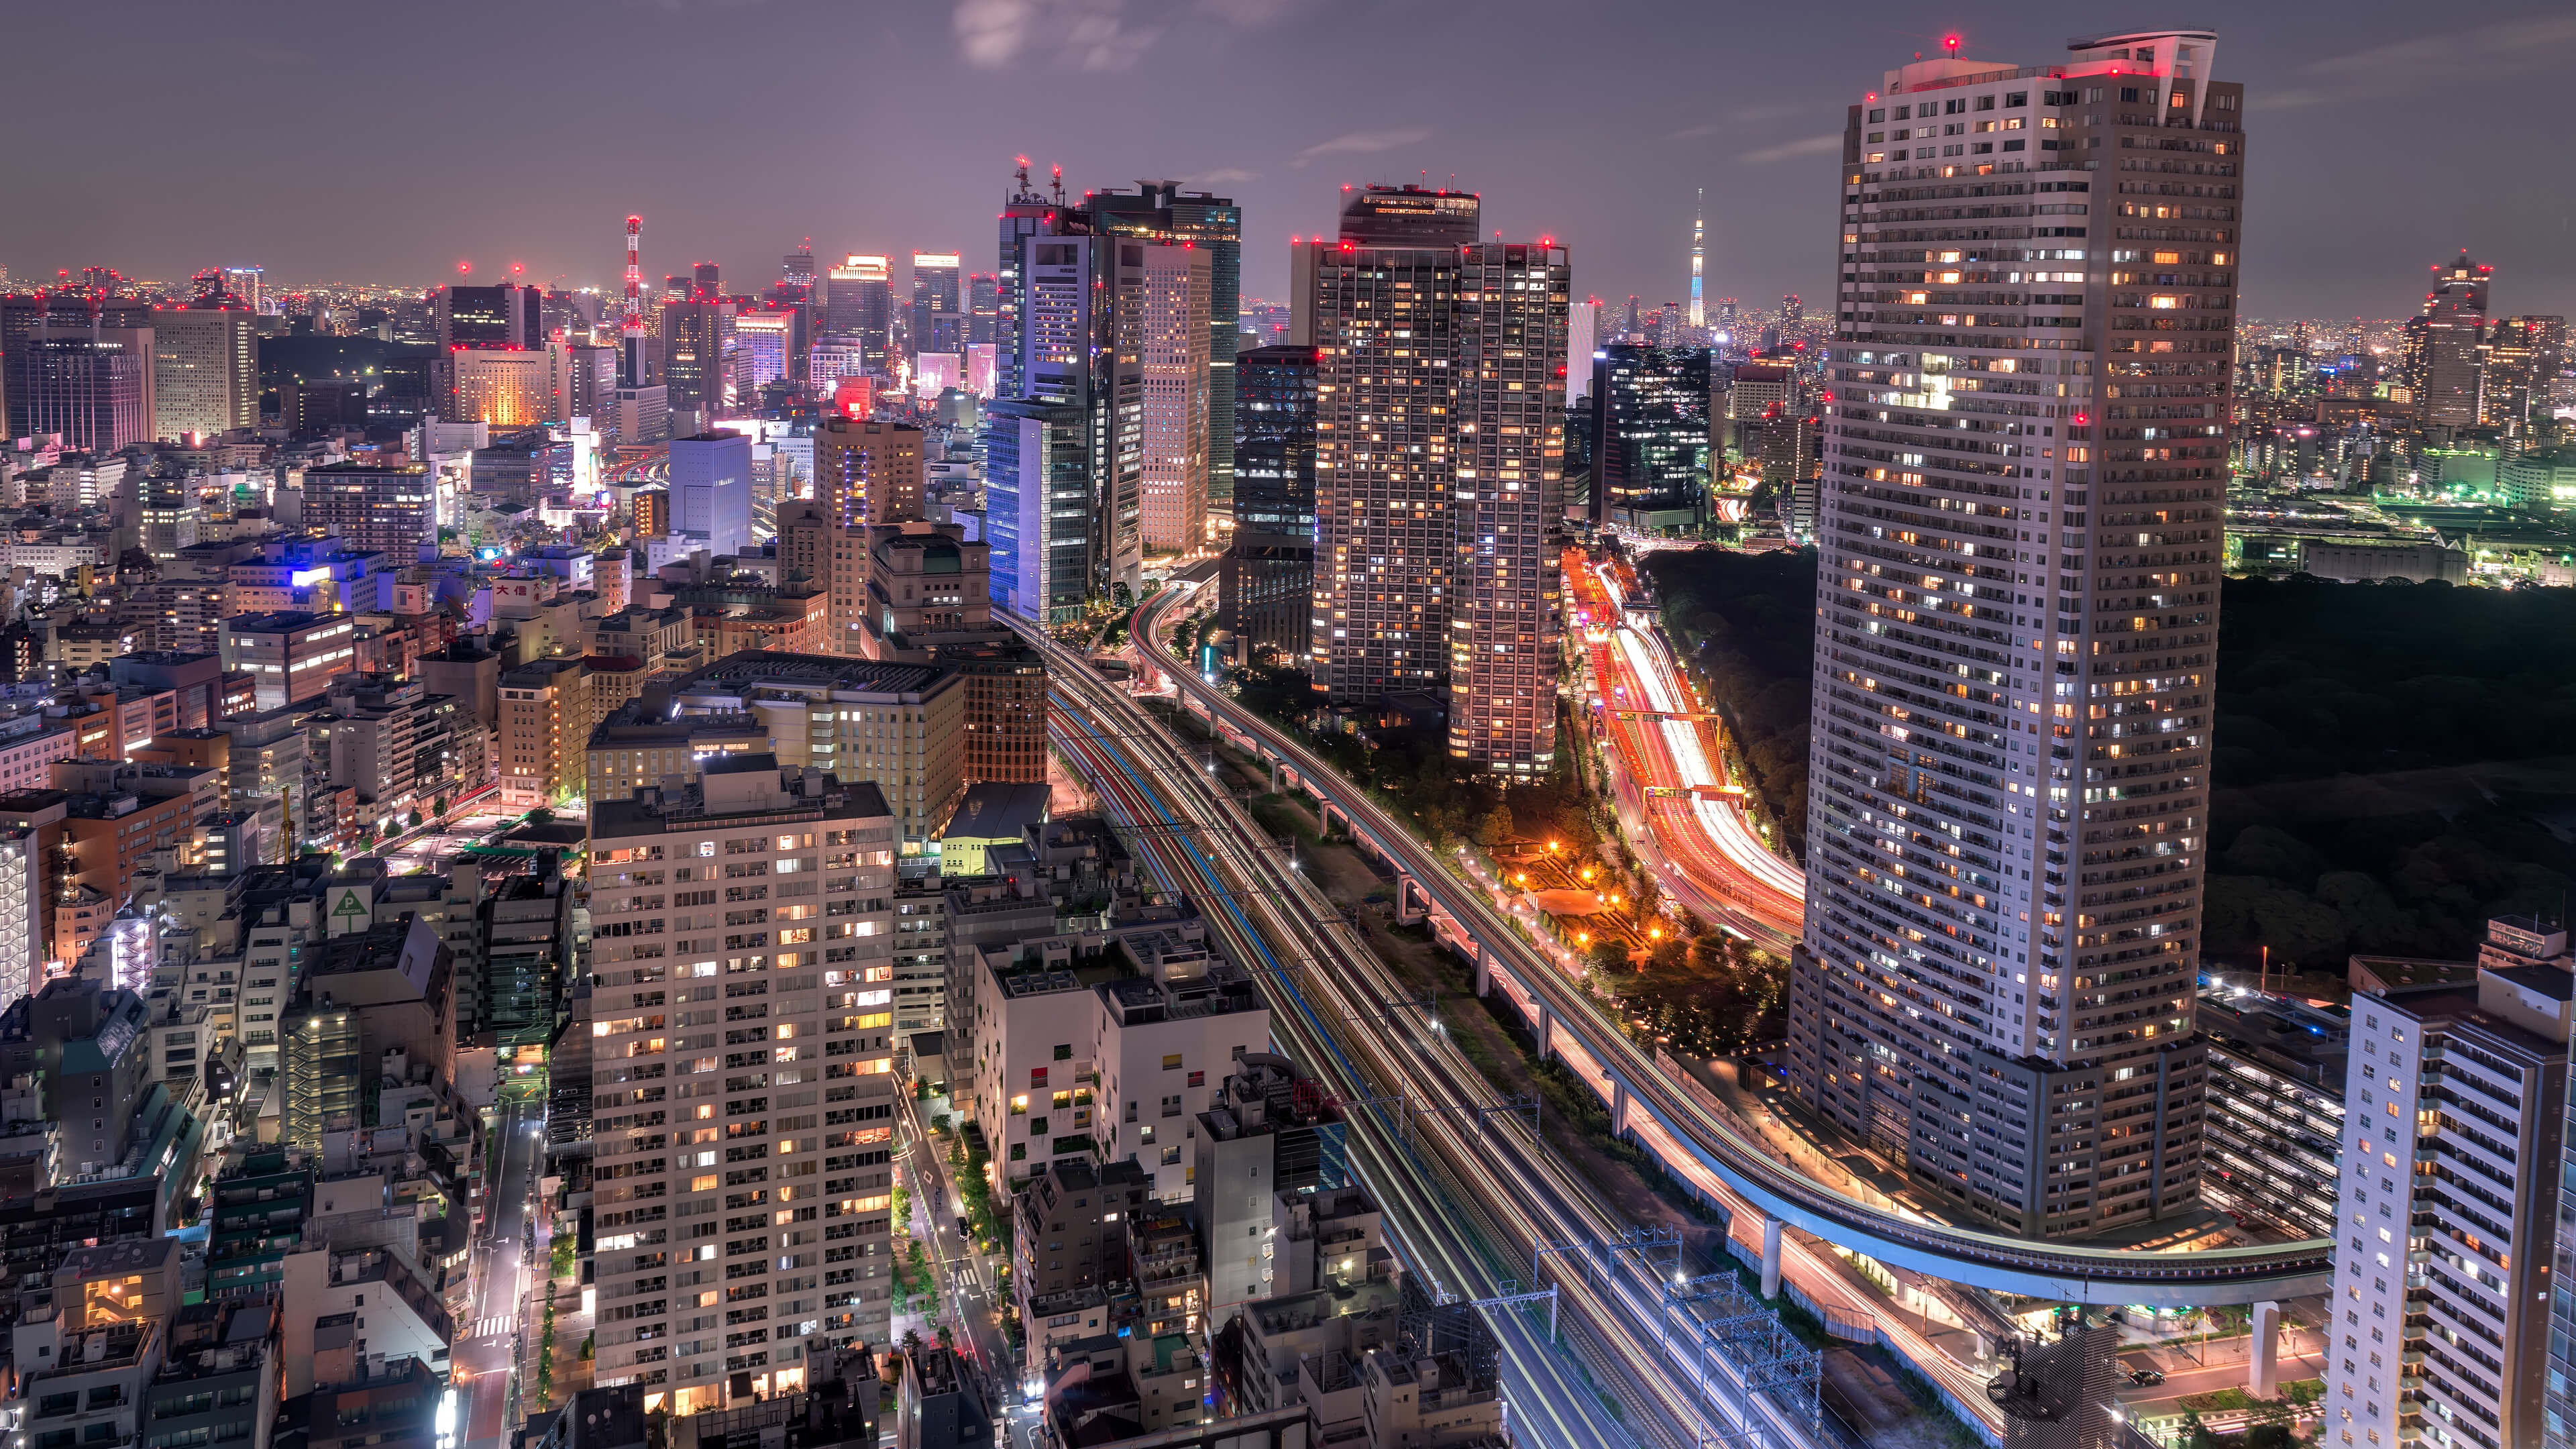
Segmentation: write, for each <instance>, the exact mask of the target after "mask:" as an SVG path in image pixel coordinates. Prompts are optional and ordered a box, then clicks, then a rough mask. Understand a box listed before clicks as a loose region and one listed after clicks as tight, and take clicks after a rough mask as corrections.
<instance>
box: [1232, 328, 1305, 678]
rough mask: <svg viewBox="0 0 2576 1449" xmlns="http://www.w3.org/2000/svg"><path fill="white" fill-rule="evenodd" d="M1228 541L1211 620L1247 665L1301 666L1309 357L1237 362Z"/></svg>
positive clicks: (1277, 351) (1270, 353)
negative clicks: (1254, 661)
mask: <svg viewBox="0 0 2576 1449" xmlns="http://www.w3.org/2000/svg"><path fill="white" fill-rule="evenodd" d="M1234 375H1235V404H1234V537H1233V539H1232V541H1231V542H1230V543H1229V544H1228V545H1227V547H1226V553H1225V566H1224V572H1223V573H1222V574H1220V575H1219V577H1218V581H1217V589H1218V593H1217V612H1218V617H1219V618H1220V619H1221V620H1222V621H1223V622H1224V624H1225V626H1226V627H1227V628H1229V629H1231V630H1233V631H1234V634H1235V637H1236V638H1237V639H1239V640H1240V641H1241V642H1242V646H1243V653H1244V657H1245V658H1246V659H1250V658H1252V657H1254V656H1256V655H1258V654H1261V653H1264V652H1271V653H1277V654H1280V655H1284V656H1286V657H1287V658H1289V659H1290V660H1292V661H1294V660H1302V659H1303V658H1304V656H1305V653H1306V642H1307V630H1308V628H1309V627H1310V616H1311V615H1312V614H1313V612H1314V593H1315V349H1313V348H1312V347H1256V348H1254V349H1253V350H1251V351H1250V352H1246V353H1242V354H1240V355H1239V356H1237V357H1236V358H1235V374H1234Z"/></svg>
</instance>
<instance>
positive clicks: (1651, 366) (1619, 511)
mask: <svg viewBox="0 0 2576 1449" xmlns="http://www.w3.org/2000/svg"><path fill="white" fill-rule="evenodd" d="M1591 394H1592V399H1591V401H1592V428H1593V432H1592V437H1593V444H1592V447H1593V453H1592V526H1593V527H1595V528H1600V527H1604V526H1606V525H1609V524H1614V523H1615V524H1618V525H1619V526H1621V527H1623V528H1636V529H1642V530H1645V531H1647V532H1653V531H1655V530H1658V529H1664V528H1675V527H1688V526H1690V525H1692V524H1695V523H1698V522H1700V521H1701V519H1702V518H1703V517H1704V516H1705V515H1704V503H1705V499H1706V490H1707V486H1708V467H1709V439H1710V432H1709V416H1708V413H1709V384H1708V349H1707V348H1705V347H1637V346H1633V345H1631V344H1628V343H1624V342H1621V343H1612V344H1611V345H1610V346H1608V347H1604V348H1601V349H1599V351H1598V352H1597V354H1596V355H1595V356H1594V358H1593V360H1592V388H1591Z"/></svg>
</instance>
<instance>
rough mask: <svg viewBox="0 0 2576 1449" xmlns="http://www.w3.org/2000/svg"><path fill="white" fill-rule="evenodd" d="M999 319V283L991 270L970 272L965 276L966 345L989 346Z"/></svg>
mask: <svg viewBox="0 0 2576 1449" xmlns="http://www.w3.org/2000/svg"><path fill="white" fill-rule="evenodd" d="M999 319H1000V291H999V285H998V283H997V281H996V279H995V278H994V275H993V274H992V273H991V272H971V273H968V274H967V277H966V345H967V346H968V347H990V346H992V345H993V329H994V327H995V325H996V323H997V322H998V321H999Z"/></svg>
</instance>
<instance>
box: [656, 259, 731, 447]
mask: <svg viewBox="0 0 2576 1449" xmlns="http://www.w3.org/2000/svg"><path fill="white" fill-rule="evenodd" d="M702 265H704V264H702ZM733 315H734V304H733V303H731V302H728V301H726V300H724V299H723V297H722V296H720V295H719V294H717V293H716V292H714V291H712V290H706V289H699V288H697V287H696V286H695V285H694V283H693V284H692V287H691V290H690V292H689V293H688V295H687V296H685V297H682V298H680V299H679V300H677V301H670V302H665V303H663V304H662V325H661V342H662V367H661V371H660V372H659V373H657V374H656V380H658V381H659V382H660V383H661V385H662V388H663V402H664V406H665V407H666V408H667V409H668V410H669V418H670V429H671V434H672V436H674V437H686V436H688V435H689V434H691V433H698V432H704V431H705V430H706V427H707V425H708V424H709V423H711V422H713V421H715V419H716V418H717V417H718V416H719V415H721V414H722V413H723V412H724V411H725V410H726V409H727V408H728V406H729V405H730V404H731V403H732V401H733V399H732V398H731V397H730V396H728V395H727V392H726V388H725V369H724V357H725V349H726V347H727V345H728V344H729V341H730V338H731V334H732V332H733Z"/></svg>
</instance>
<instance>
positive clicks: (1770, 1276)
mask: <svg viewBox="0 0 2576 1449" xmlns="http://www.w3.org/2000/svg"><path fill="white" fill-rule="evenodd" d="M1783 1226H1785V1224H1783V1223H1782V1222H1781V1221H1780V1219H1778V1218H1764V1219H1763V1220H1762V1296H1763V1297H1765V1298H1777V1297H1779V1296H1780V1229H1781V1228H1782V1227H1783Z"/></svg>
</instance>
